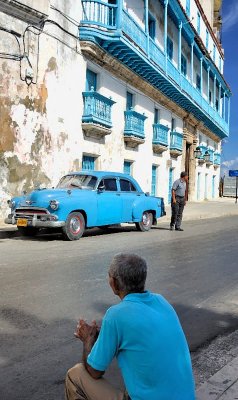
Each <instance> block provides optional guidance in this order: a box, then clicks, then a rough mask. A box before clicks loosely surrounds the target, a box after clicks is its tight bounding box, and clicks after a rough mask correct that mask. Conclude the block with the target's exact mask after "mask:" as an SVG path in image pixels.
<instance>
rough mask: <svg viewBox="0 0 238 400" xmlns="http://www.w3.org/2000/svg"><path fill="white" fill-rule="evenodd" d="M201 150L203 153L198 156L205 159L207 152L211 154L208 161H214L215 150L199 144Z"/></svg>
mask: <svg viewBox="0 0 238 400" xmlns="http://www.w3.org/2000/svg"><path fill="white" fill-rule="evenodd" d="M199 149H200V151H201V155H200V156H199V157H198V159H199V160H204V156H205V154H206V153H208V154H209V156H210V159H209V160H207V162H208V163H214V150H212V149H209V148H208V147H207V146H199Z"/></svg>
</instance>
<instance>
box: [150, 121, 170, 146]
mask: <svg viewBox="0 0 238 400" xmlns="http://www.w3.org/2000/svg"><path fill="white" fill-rule="evenodd" d="M168 130H169V128H168V127H167V126H165V125H162V124H154V125H153V144H159V145H162V146H168Z"/></svg>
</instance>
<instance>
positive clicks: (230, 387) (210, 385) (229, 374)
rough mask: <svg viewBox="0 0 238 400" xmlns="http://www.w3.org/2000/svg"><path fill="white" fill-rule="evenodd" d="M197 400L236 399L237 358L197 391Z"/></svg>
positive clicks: (237, 386)
mask: <svg viewBox="0 0 238 400" xmlns="http://www.w3.org/2000/svg"><path fill="white" fill-rule="evenodd" d="M196 398H197V400H218V399H219V400H236V399H238V357H235V358H234V359H233V360H232V361H231V362H229V363H228V364H227V365H226V366H225V367H223V368H222V369H221V370H220V371H218V372H217V373H216V374H215V375H213V376H212V377H211V378H210V379H208V381H207V382H205V383H204V384H203V385H201V386H200V387H199V388H198V389H197V397H196Z"/></svg>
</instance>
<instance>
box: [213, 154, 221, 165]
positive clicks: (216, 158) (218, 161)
mask: <svg viewBox="0 0 238 400" xmlns="http://www.w3.org/2000/svg"><path fill="white" fill-rule="evenodd" d="M214 165H221V154H220V153H215V154H214Z"/></svg>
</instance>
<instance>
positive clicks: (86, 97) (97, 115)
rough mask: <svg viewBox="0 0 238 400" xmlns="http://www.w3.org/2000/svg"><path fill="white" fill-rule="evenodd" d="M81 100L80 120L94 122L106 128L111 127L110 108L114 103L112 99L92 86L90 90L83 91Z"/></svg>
mask: <svg viewBox="0 0 238 400" xmlns="http://www.w3.org/2000/svg"><path fill="white" fill-rule="evenodd" d="M83 101H84V110H83V116H82V122H87V123H96V124H100V125H103V126H105V127H107V128H111V127H112V121H111V108H112V105H113V104H114V103H115V102H114V101H113V100H112V99H108V98H107V97H105V96H102V95H101V94H100V93H98V92H95V91H94V90H93V88H92V90H91V91H90V92H83Z"/></svg>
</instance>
